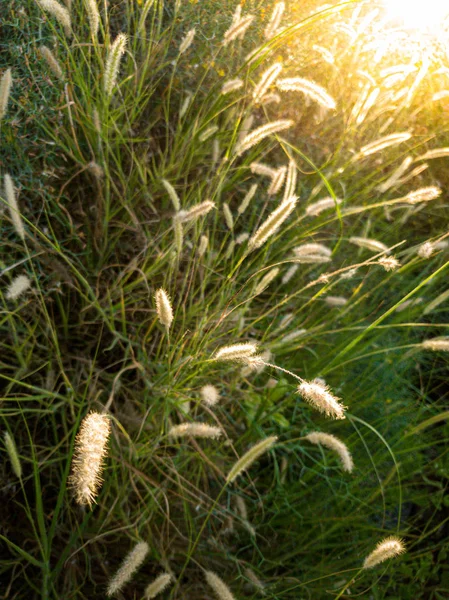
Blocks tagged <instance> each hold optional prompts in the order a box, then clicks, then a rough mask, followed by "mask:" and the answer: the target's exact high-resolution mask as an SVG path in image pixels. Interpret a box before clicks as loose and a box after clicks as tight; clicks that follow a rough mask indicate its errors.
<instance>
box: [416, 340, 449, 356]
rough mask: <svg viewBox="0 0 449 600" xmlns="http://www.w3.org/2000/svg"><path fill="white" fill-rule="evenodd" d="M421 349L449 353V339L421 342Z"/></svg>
mask: <svg viewBox="0 0 449 600" xmlns="http://www.w3.org/2000/svg"><path fill="white" fill-rule="evenodd" d="M421 348H424V349H425V350H433V351H434V352H438V351H442V352H449V337H448V338H444V337H441V338H431V339H429V340H424V342H421Z"/></svg>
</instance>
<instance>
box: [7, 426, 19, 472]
mask: <svg viewBox="0 0 449 600" xmlns="http://www.w3.org/2000/svg"><path fill="white" fill-rule="evenodd" d="M5 447H6V451H7V453H8V456H9V460H10V461H11V466H12V470H13V471H14V475H15V476H16V477H17V478H18V479H21V478H22V464H21V462H20V458H19V454H18V453H17V448H16V444H15V442H14V439H13V438H12V437H11V435H10V434H9V431H5Z"/></svg>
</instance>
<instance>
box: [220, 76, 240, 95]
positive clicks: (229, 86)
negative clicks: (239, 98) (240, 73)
mask: <svg viewBox="0 0 449 600" xmlns="http://www.w3.org/2000/svg"><path fill="white" fill-rule="evenodd" d="M243 85H244V84H243V81H242V80H241V79H230V80H229V81H225V82H224V84H223V86H222V88H221V93H222V94H223V96H224V95H225V94H230V93H231V92H235V91H236V90H239V89H240V88H242V87H243Z"/></svg>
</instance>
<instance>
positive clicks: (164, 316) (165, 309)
mask: <svg viewBox="0 0 449 600" xmlns="http://www.w3.org/2000/svg"><path fill="white" fill-rule="evenodd" d="M154 299H155V301H156V312H157V316H158V318H159V322H160V323H161V324H162V325H164V326H165V327H166V328H167V330H168V329H170V326H171V324H172V321H173V309H172V306H171V302H170V298H169V297H168V294H167V292H166V291H165V290H164V289H162V288H160V289H158V290H157V292H156V293H155V295H154Z"/></svg>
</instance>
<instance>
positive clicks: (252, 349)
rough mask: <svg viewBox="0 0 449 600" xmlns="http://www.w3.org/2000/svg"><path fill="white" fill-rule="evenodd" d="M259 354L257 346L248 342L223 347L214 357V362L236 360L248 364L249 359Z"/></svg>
mask: <svg viewBox="0 0 449 600" xmlns="http://www.w3.org/2000/svg"><path fill="white" fill-rule="evenodd" d="M256 352H257V345H256V344H252V343H251V342H247V343H244V344H233V345H232V346H223V347H222V348H219V349H218V350H217V351H216V352H215V354H214V355H213V357H212V358H213V360H236V361H239V362H241V361H243V362H246V361H247V359H248V358H250V357H251V356H253V355H254V354H255V353H256Z"/></svg>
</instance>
